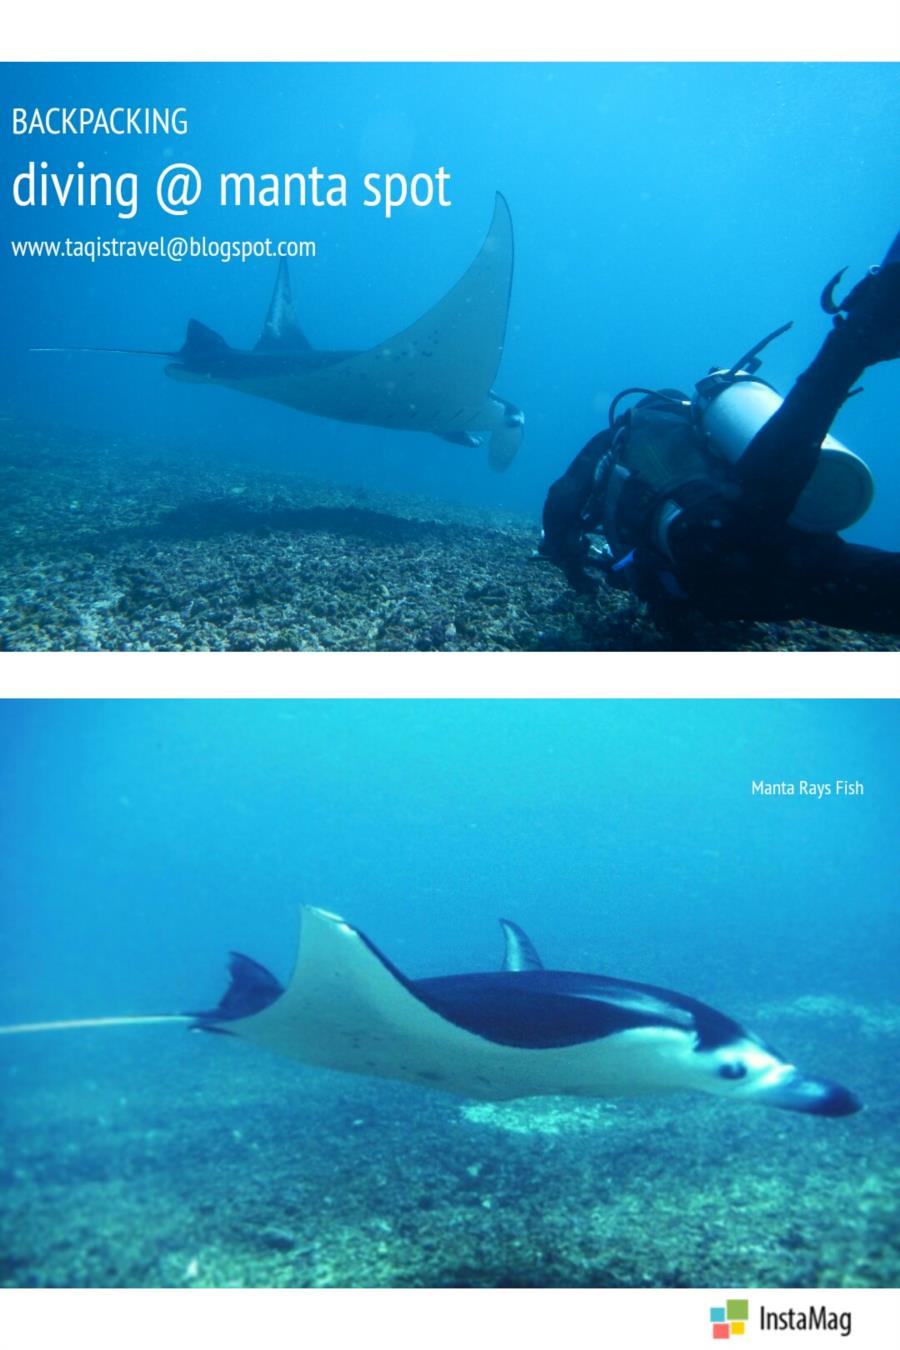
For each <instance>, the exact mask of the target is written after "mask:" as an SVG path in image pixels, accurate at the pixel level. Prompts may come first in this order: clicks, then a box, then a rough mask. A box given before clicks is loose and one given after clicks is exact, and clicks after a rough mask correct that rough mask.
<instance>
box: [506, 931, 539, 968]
mask: <svg viewBox="0 0 900 1350" xmlns="http://www.w3.org/2000/svg"><path fill="white" fill-rule="evenodd" d="M500 927H501V928H502V929H503V937H504V940H505V942H506V950H505V951H504V953H503V965H502V966H501V967H500V969H501V970H543V969H544V963H543V961H542V960H541V958H540V957H539V956H538V954H537V950H536V949H535V945H534V943H533V942H532V941H531V938H530V937H529V936H528V934H527V933H526V932H525V931H524V929H522V928H520V927H519V925H518V924H517V923H512V922H511V921H510V920H509V919H501V920H500Z"/></svg>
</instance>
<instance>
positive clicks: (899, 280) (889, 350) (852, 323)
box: [822, 262, 900, 366]
mask: <svg viewBox="0 0 900 1350" xmlns="http://www.w3.org/2000/svg"><path fill="white" fill-rule="evenodd" d="M840 277H841V273H838V275H837V276H836V277H835V278H834V279H833V280H832V281H830V282H829V284H828V286H826V288H825V290H824V292H823V294H822V307H823V308H824V309H825V311H826V313H829V314H833V315H834V327H835V330H836V332H837V333H839V334H840V338H838V339H837V341H839V342H840V343H842V344H843V343H847V344H849V345H851V346H852V347H853V349H854V350H855V352H856V353H857V354H858V355H859V357H860V359H861V361H862V362H863V364H864V365H866V366H874V365H877V364H878V363H879V362H880V361H894V360H896V359H897V357H900V263H895V262H892V263H888V264H886V265H883V266H881V267H873V268H872V269H871V270H870V271H869V273H868V274H867V275H866V276H864V277H863V279H862V281H860V282H858V283H857V285H856V286H854V287H853V290H852V291H851V292H850V294H849V295H848V296H847V298H846V299H845V300H842V301H840V302H836V301H835V300H834V299H833V296H832V292H833V290H834V287H835V286H836V285H837V282H838V281H839V280H840Z"/></svg>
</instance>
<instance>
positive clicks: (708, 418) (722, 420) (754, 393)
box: [694, 359, 875, 534]
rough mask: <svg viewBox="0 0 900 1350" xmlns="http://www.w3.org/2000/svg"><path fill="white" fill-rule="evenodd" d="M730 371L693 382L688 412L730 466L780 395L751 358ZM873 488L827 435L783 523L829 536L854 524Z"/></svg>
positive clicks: (855, 460)
mask: <svg viewBox="0 0 900 1350" xmlns="http://www.w3.org/2000/svg"><path fill="white" fill-rule="evenodd" d="M747 364H748V367H749V368H748V369H744V368H742V366H743V361H741V362H739V363H738V364H737V366H733V367H732V368H731V370H715V371H713V372H712V373H711V374H710V375H707V376H706V378H705V379H702V380H700V381H699V383H698V384H697V394H696V397H695V399H694V409H695V413H696V417H697V423H698V425H699V426H700V428H701V429H702V431H703V432H704V433H705V434H706V436H707V444H708V445H709V448H710V450H711V451H712V453H713V454H715V455H718V456H719V457H721V458H722V459H724V460H726V461H727V462H728V463H729V464H736V463H737V462H738V460H739V459H740V458H741V456H742V455H743V453H744V451H745V450H746V449H747V446H748V445H749V444H750V442H751V441H752V440H753V437H754V436H755V435H756V433H757V432H758V431H759V429H760V427H762V426H764V425H765V423H766V422H768V420H769V418H770V417H771V416H772V414H773V413H774V412H775V411H776V409H778V408H780V407H781V404H782V403H783V401H784V400H783V399H782V398H781V395H780V394H779V393H778V392H777V391H776V390H775V389H773V388H772V386H771V385H770V384H767V383H766V382H765V380H760V379H758V378H757V377H756V374H755V370H754V367H753V362H752V359H751V361H749V362H748V363H747ZM874 492H875V484H874V482H873V479H872V474H871V472H870V470H869V467H868V465H867V464H866V463H865V461H864V460H862V459H860V457H859V455H855V454H854V453H853V451H852V450H848V449H847V447H846V446H845V445H842V444H841V442H840V441H839V440H837V439H836V437H834V436H832V435H831V434H830V433H829V434H828V435H827V436H826V437H825V439H824V440H823V442H822V449H821V452H820V454H819V460H818V463H817V464H816V467H815V469H814V470H813V473H812V476H811V478H810V480H809V482H808V483H807V484H806V486H805V487H804V489H803V491H802V492H801V493H800V496H799V497H798V498H797V502H796V505H795V507H794V510H793V513H792V514H791V516H790V517H789V519H788V524H790V525H793V526H795V527H796V528H797V529H798V530H807V531H808V532H809V533H811V534H830V533H832V532H836V531H838V530H846V529H847V528H848V527H849V526H850V525H854V524H855V523H856V521H858V520H860V519H861V518H862V516H864V515H865V513H866V512H867V511H868V509H869V507H870V506H871V505H872V497H873V496H874Z"/></svg>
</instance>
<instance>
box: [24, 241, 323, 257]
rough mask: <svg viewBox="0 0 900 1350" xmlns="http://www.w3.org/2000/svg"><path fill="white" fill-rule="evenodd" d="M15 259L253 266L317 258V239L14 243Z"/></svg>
mask: <svg viewBox="0 0 900 1350" xmlns="http://www.w3.org/2000/svg"><path fill="white" fill-rule="evenodd" d="M10 248H11V249H12V254H13V257H14V258H75V259H80V260H81V261H87V262H92V263H94V262H104V261H105V260H106V259H109V258H159V259H162V261H163V262H182V261H183V260H184V259H185V258H215V259H216V260H217V261H218V262H223V263H231V262H242V263H245V262H249V261H250V260H251V259H253V258H314V257H315V256H316V244H315V240H313V239H281V240H277V241H276V240H273V239H209V238H207V236H206V235H205V234H202V235H199V236H196V235H183V234H175V235H159V236H158V237H157V238H156V239H118V238H115V237H113V238H107V239H104V238H102V237H101V236H99V235H98V236H97V237H96V238H94V239H68V238H67V239H11V240H10Z"/></svg>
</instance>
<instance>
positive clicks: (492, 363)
mask: <svg viewBox="0 0 900 1350" xmlns="http://www.w3.org/2000/svg"><path fill="white" fill-rule="evenodd" d="M512 273H513V232H512V219H511V217H510V214H509V207H508V206H507V204H506V201H505V199H504V198H503V197H502V196H501V195H500V193H497V196H496V202H495V206H494V216H493V220H492V221H491V226H490V229H489V231H488V234H487V237H486V238H485V240H484V243H483V244H482V246H481V249H480V250H479V252H478V254H477V256H476V258H475V259H474V261H473V262H472V264H471V265H470V267H469V268H468V270H467V271H466V272H465V273H464V274H463V276H462V277H461V278H460V280H459V281H458V282H457V283H456V285H455V286H453V287H452V288H451V289H450V290H449V291H448V292H447V294H446V295H445V296H444V298H443V299H442V300H439V301H438V303H437V304H436V305H434V306H433V308H432V309H430V310H428V311H427V313H425V314H423V315H422V317H421V318H420V319H417V320H416V322H415V323H414V324H412V325H411V327H409V328H406V329H404V330H403V332H401V333H398V334H396V336H394V337H392V338H389V339H388V340H387V341H384V342H379V343H378V344H377V346H375V347H370V348H369V349H368V350H367V351H315V350H314V349H313V348H312V346H311V345H310V343H309V341H308V339H307V338H306V336H305V334H304V333H303V331H302V329H301V328H300V325H299V324H298V322H297V319H296V317H295V313H294V305H293V301H292V298H291V287H290V280H289V277H288V268H287V263H286V262H285V261H283V260H282V262H281V263H280V264H279V267H278V276H277V279H276V282H275V290H274V293H273V295H272V301H271V303H270V305H269V312H268V314H267V316H266V321H265V323H264V325H263V330H262V334H261V335H260V338H259V341H258V342H257V344H256V346H255V347H254V348H253V350H252V351H238V350H236V349H235V348H234V347H229V345H228V343H227V342H226V341H225V339H224V338H223V337H221V336H220V335H219V334H218V333H215V332H213V330H212V329H211V328H207V327H206V326H205V325H204V324H202V323H198V322H197V320H196V319H191V320H190V322H189V323H188V327H187V337H186V338H185V343H184V346H183V347H182V348H181V350H180V351H177V352H162V351H143V350H141V351H136V350H132V349H127V348H122V347H87V348H84V347H82V348H77V349H75V350H79V351H112V352H125V353H126V354H131V355H137V356H170V357H174V358H175V360H174V363H173V364H172V365H168V366H166V374H167V375H171V376H172V378H173V379H176V380H188V381H191V382H193V383H197V384H218V385H224V386H225V387H226V388H228V389H236V390H237V391H238V392H239V393H243V394H254V395H255V396H256V397H257V398H266V399H271V400H272V401H273V402H275V403H284V404H287V406H288V407H289V408H296V409H297V410H298V411H300V412H305V413H313V414H314V415H315V416H317V417H328V418H333V419H335V420H337V421H340V422H357V423H362V424H364V425H366V426H373V427H387V428H389V429H391V430H394V431H424V432H429V433H431V434H433V435H435V436H440V437H442V438H443V439H444V440H447V441H452V442H453V443H454V444H458V445H464V446H476V445H479V444H480V443H481V441H482V440H483V439H485V438H486V437H489V442H488V459H489V462H490V464H491V466H492V467H493V468H495V469H505V468H507V467H508V465H509V464H511V463H512V460H513V459H514V457H515V455H516V452H517V450H518V448H519V445H520V443H521V440H522V431H523V426H524V422H525V418H524V414H523V413H522V412H521V410H520V409H519V408H517V407H515V406H514V405H513V404H512V403H508V402H507V401H506V400H505V399H503V398H500V397H499V396H498V395H497V394H495V393H494V392H493V390H492V388H491V386H492V384H493V382H494V378H495V376H496V374H497V370H498V368H499V365H500V358H501V356H502V354H503V342H504V338H505V335H506V321H507V313H508V310H509V297H510V291H511V288H512ZM34 350H36V351H61V350H72V349H71V348H59V347H39V348H35V349H34Z"/></svg>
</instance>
